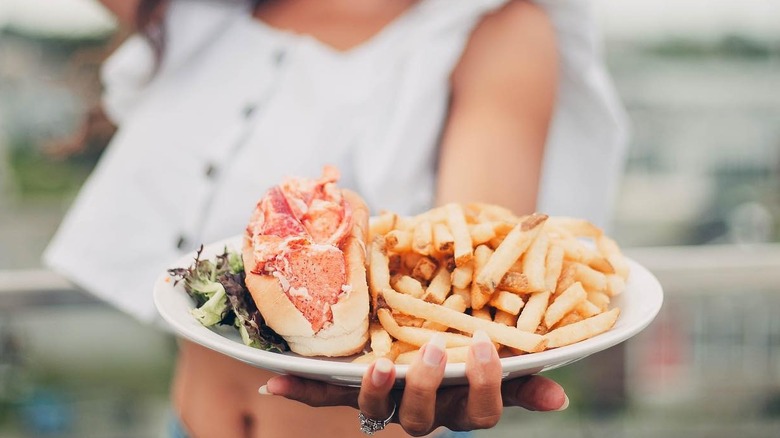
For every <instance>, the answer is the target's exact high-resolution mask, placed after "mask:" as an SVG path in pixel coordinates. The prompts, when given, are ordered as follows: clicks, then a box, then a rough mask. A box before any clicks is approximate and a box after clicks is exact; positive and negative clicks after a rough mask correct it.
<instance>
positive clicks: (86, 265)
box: [44, 0, 624, 321]
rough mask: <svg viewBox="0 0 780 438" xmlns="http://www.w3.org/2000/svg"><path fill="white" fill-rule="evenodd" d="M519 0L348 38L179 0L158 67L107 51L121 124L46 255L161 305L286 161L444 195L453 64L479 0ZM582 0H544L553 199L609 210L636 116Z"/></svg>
mask: <svg viewBox="0 0 780 438" xmlns="http://www.w3.org/2000/svg"><path fill="white" fill-rule="evenodd" d="M505 1H506V0H420V2H419V3H417V4H416V5H415V6H413V7H412V8H411V9H410V10H408V11H407V12H405V13H404V14H403V15H402V16H400V17H399V18H397V19H395V20H394V21H393V22H392V23H390V24H389V25H388V26H386V27H385V28H384V29H383V30H382V31H381V32H380V33H379V34H377V35H375V36H373V37H372V38H371V39H370V40H369V41H367V42H365V43H363V44H361V45H359V46H358V47H356V48H353V49H351V50H348V51H346V52H340V51H336V50H334V49H332V48H330V47H329V46H327V45H325V44H323V43H321V42H319V41H318V40H316V39H314V38H312V37H309V36H305V35H297V34H293V33H290V32H286V31H280V30H278V29H275V28H272V27H269V26H268V25H266V24H264V23H262V22H260V21H258V20H256V19H254V18H252V16H251V14H250V13H249V8H248V7H247V4H246V2H245V1H237V0H233V1H231V0H222V1H193V0H182V1H174V2H173V3H172V4H171V5H170V9H169V12H168V18H167V22H166V26H167V32H168V33H167V41H166V49H165V57H164V59H163V61H162V64H161V65H160V67H159V69H158V70H157V71H156V72H155V73H154V74H152V69H153V64H154V62H153V56H152V53H151V50H150V48H149V46H148V45H147V44H146V42H145V41H144V40H143V39H142V38H140V37H137V36H136V37H132V38H131V39H130V40H128V41H127V42H126V43H125V44H124V45H123V46H122V47H120V48H119V50H117V51H116V52H115V53H114V54H113V55H112V57H111V58H110V59H109V60H108V61H107V62H106V63H105V65H104V69H103V80H104V85H105V88H106V92H105V99H104V103H105V107H106V110H107V112H108V114H109V115H110V116H111V117H112V118H113V119H115V121H116V122H117V123H118V124H119V125H120V129H119V131H118V132H117V134H116V135H115V137H114V139H113V140H112V142H111V144H110V146H109V148H108V149H107V150H106V151H105V153H104V156H103V158H102V159H101V161H100V163H99V164H98V166H97V168H96V169H95V171H94V172H93V174H92V175H91V176H90V178H89V179H88V181H87V182H86V183H85V185H84V187H83V189H82V190H81V192H80V193H79V196H78V197H77V199H76V201H75V202H74V204H73V206H72V208H71V210H70V212H69V213H68V215H67V216H66V218H65V220H64V221H63V223H62V225H61V227H60V229H59V230H58V232H57V234H56V236H55V237H54V239H53V241H52V242H51V244H50V245H49V247H48V249H47V251H46V253H45V255H44V260H45V262H46V264H47V265H48V266H49V267H51V268H52V269H54V270H55V271H58V272H60V273H62V274H63V275H65V276H66V277H68V278H70V279H71V280H72V281H74V282H75V283H76V284H78V285H79V286H81V287H83V288H84V289H86V290H88V291H90V292H92V293H94V294H96V295H97V296H99V297H101V298H102V299H105V300H107V301H109V302H111V303H112V304H114V305H116V306H117V307H119V308H120V309H122V310H124V311H126V312H128V313H129V314H131V315H133V316H135V317H137V318H139V319H141V320H145V321H151V320H154V319H156V311H155V309H154V305H153V302H152V294H151V288H152V284H153V283H154V280H155V278H156V277H157V275H159V274H160V273H161V272H163V271H164V269H165V268H166V267H167V265H168V263H170V262H171V261H172V260H175V259H176V258H178V257H179V256H180V255H181V254H182V253H183V252H185V251H190V250H192V249H194V248H196V247H197V246H198V245H199V244H201V243H209V242H212V241H215V240H219V239H222V238H225V237H229V236H232V235H236V234H239V233H241V232H242V231H243V230H244V227H245V226H246V222H247V220H248V218H249V215H250V213H251V211H252V210H253V208H254V206H255V203H256V201H257V200H258V198H259V197H260V196H261V195H262V194H263V193H264V192H265V190H266V189H267V188H268V187H269V186H270V185H272V184H275V183H278V182H279V181H281V180H282V179H283V178H284V177H286V176H290V175H295V176H308V177H316V176H319V174H320V172H321V169H322V166H323V165H324V164H333V165H335V166H337V167H338V168H339V170H340V171H341V173H342V180H341V185H342V186H344V187H349V188H352V189H354V190H356V191H357V192H358V193H360V194H361V195H362V196H363V197H364V198H365V199H366V201H367V202H368V204H369V207H370V208H371V210H372V211H373V212H377V211H379V209H389V210H394V211H397V212H400V213H404V214H413V213H418V212H420V211H422V210H424V209H426V208H429V207H430V206H431V204H432V202H433V193H434V180H435V169H436V157H437V146H438V139H439V135H440V133H441V130H442V125H443V122H444V120H445V118H446V112H447V105H448V98H449V91H450V90H449V82H448V79H449V76H450V73H451V71H452V69H453V68H454V66H455V64H456V63H457V61H458V59H459V57H460V55H461V53H462V51H463V49H464V47H465V44H466V42H467V41H468V38H469V35H470V33H471V31H472V29H473V28H474V26H475V25H476V24H477V23H478V22H479V20H480V17H482V16H483V15H484V14H486V13H487V12H490V11H491V10H493V9H495V8H497V7H500V6H501V5H502V4H503V3H504V2H505ZM582 3H583V2H582V0H550V1H549V2H540V4H542V5H543V6H544V7H545V8H547V10H548V13H549V14H550V15H551V17H552V19H553V21H554V24H555V26H556V29H557V32H558V42H559V45H560V49H561V75H560V78H561V83H560V85H559V102H558V107H557V110H556V113H555V116H554V120H553V124H552V128H551V129H552V131H551V134H550V137H549V141H548V144H547V145H546V152H545V162H544V167H543V176H542V184H541V194H540V201H539V202H540V205H539V206H538V210H539V211H543V212H546V213H549V214H566V215H574V216H579V217H585V218H589V219H591V220H593V221H595V222H597V223H600V224H604V222H605V220H606V218H607V217H608V212H609V207H610V204H611V200H612V196H613V192H614V189H615V184H616V180H617V177H618V175H619V173H620V171H621V168H622V166H621V163H622V156H623V153H622V150H623V144H624V141H623V140H624V129H623V126H624V123H623V120H624V117H623V113H622V111H621V109H620V107H619V105H618V104H617V101H616V99H615V96H614V92H613V91H612V88H611V85H610V83H609V81H608V78H607V76H606V74H605V71H604V69H603V66H602V63H601V61H600V60H599V58H598V56H597V53H596V44H595V43H594V35H593V29H592V25H591V21H592V20H590V18H589V16H588V11H587V9H586V6H585V5H583V4H582ZM518 190H521V189H520V188H518Z"/></svg>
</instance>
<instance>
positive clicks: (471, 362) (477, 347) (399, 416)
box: [260, 331, 569, 436]
mask: <svg viewBox="0 0 780 438" xmlns="http://www.w3.org/2000/svg"><path fill="white" fill-rule="evenodd" d="M446 363H447V358H446V352H445V350H444V342H443V338H439V337H436V336H435V337H434V338H433V339H432V340H431V342H429V343H428V344H426V345H424V346H423V347H422V348H421V349H420V354H418V355H417V358H416V359H415V361H414V362H413V363H412V364H411V365H410V366H409V370H408V372H407V374H406V382H405V386H404V388H403V389H397V390H393V389H392V387H393V382H394V379H395V368H394V366H393V363H392V362H390V361H389V360H387V359H384V358H382V359H379V360H377V361H376V362H374V363H373V364H372V365H371V366H369V367H368V370H367V371H366V374H365V375H364V376H363V381H362V384H361V387H360V388H351V387H342V386H335V385H330V384H327V383H323V382H318V381H313V380H307V379H302V378H298V377H293V376H279V377H274V378H272V379H270V380H269V381H268V383H267V384H266V385H265V386H263V387H262V388H260V392H261V393H263V394H274V395H280V396H282V397H285V398H288V399H291V400H297V401H300V402H303V403H306V404H308V405H310V406H315V407H319V406H337V405H343V406H352V407H354V408H357V409H359V410H360V411H361V412H362V413H363V415H364V416H366V417H368V418H371V419H374V420H378V421H381V420H384V419H386V418H387V417H389V416H390V414H391V412H393V409H394V407H395V414H394V415H393V418H392V422H394V423H399V424H400V425H401V426H402V427H403V428H404V430H406V432H408V433H409V434H411V435H414V436H422V435H425V434H428V433H430V432H432V431H433V430H434V429H436V428H438V427H440V426H445V427H447V428H449V429H451V430H474V429H487V428H491V427H493V426H495V425H496V424H497V423H498V421H499V419H500V418H501V413H502V410H503V407H504V406H520V407H523V408H526V409H529V410H533V411H554V410H563V409H565V408H566V407H567V406H568V404H569V400H568V398H567V397H566V394H565V393H564V391H563V388H561V386H560V385H558V384H557V383H555V382H554V381H552V380H550V379H547V378H545V377H541V376H526V377H521V378H519V379H513V380H507V381H503V382H502V381H501V362H500V361H499V358H498V353H497V352H496V349H495V347H494V346H493V344H492V342H491V341H490V339H489V338H488V337H487V335H486V334H485V333H484V332H481V331H478V332H476V333H475V334H474V343H473V344H472V346H471V348H470V350H469V355H468V358H467V360H466V377H467V378H468V382H469V383H468V385H467V386H448V387H440V384H441V381H442V377H443V376H444V367H445V365H446Z"/></svg>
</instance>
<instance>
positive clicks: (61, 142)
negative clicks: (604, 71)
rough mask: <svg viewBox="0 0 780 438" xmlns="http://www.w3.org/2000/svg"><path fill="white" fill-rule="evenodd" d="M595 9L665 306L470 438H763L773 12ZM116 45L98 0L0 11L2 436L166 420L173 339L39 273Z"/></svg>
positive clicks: (773, 238)
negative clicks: (541, 403)
mask: <svg viewBox="0 0 780 438" xmlns="http://www.w3.org/2000/svg"><path fill="white" fill-rule="evenodd" d="M594 9H595V13H596V15H597V17H598V21H599V23H600V25H601V29H602V32H603V39H604V49H605V56H606V59H607V62H608V65H609V68H610V70H611V72H612V75H613V77H614V80H615V82H616V85H617V88H618V90H619V92H620V95H621V97H622V99H623V101H624V103H625V106H626V108H627V110H628V112H629V115H630V118H631V121H632V139H631V148H630V151H629V159H628V167H627V169H626V175H625V178H624V180H623V184H622V187H621V191H620V197H619V200H618V208H617V212H616V218H615V222H614V227H613V229H612V230H611V233H612V234H613V235H614V236H615V237H616V238H617V240H618V242H619V243H621V245H623V246H624V247H625V248H626V252H627V253H628V254H629V255H630V256H632V257H634V258H635V259H637V260H638V261H639V262H640V263H643V264H645V265H646V266H647V267H648V268H649V269H650V270H651V271H653V272H654V273H655V274H656V275H657V276H658V277H659V279H660V280H661V283H662V284H663V285H664V288H665V293H666V295H665V302H664V308H663V309H662V311H661V313H660V314H659V316H658V318H657V319H656V321H655V322H654V323H653V324H652V325H651V326H650V327H649V328H648V329H647V330H645V331H644V332H643V333H641V334H640V335H639V336H637V337H636V338H634V339H632V340H630V341H629V342H627V343H625V344H622V345H621V346H619V347H616V348H613V349H611V350H608V351H607V352H604V353H600V354H597V355H594V356H591V357H590V358H588V359H585V360H583V361H580V362H578V363H576V364H574V365H571V366H568V367H566V368H564V369H560V370H556V371H554V372H551V373H550V374H551V376H552V377H555V378H557V379H559V380H561V381H562V382H563V383H564V384H565V385H566V387H567V390H568V392H569V396H570V398H571V400H572V406H571V408H570V409H569V410H568V411H566V412H564V413H555V414H534V413H528V412H523V411H520V410H511V411H507V413H506V415H505V418H504V420H502V422H501V423H500V424H499V426H498V427H497V428H495V429H493V430H490V431H483V432H480V433H479V434H478V436H479V437H496V438H497V437H509V436H516V435H518V434H522V435H523V436H526V437H534V436H545V437H558V436H566V437H569V438H575V437H591V436H606V437H611V436H614V437H623V436H631V437H633V436H638V437H644V436H647V437H650V436H653V437H654V436H665V437H732V436H742V437H770V436H771V437H774V436H777V431H778V430H780V318H779V317H778V315H780V244H778V241H780V225H779V223H780V25H778V24H779V23H780V2H778V1H773V0H655V1H652V2H651V1H646V0H644V1H643V0H595V1H594ZM125 36H126V33H125V32H123V31H122V30H121V29H118V28H117V26H116V24H115V22H114V21H113V19H112V18H111V16H110V15H109V14H108V13H107V12H105V11H104V10H103V9H102V8H101V7H100V6H98V5H97V4H96V2H95V1H93V0H56V1H55V0H0V436H2V437H8V438H15V437H156V436H160V431H161V430H162V425H163V423H164V421H165V418H166V415H167V412H168V401H167V387H168V381H169V378H170V375H171V366H172V360H173V356H174V351H175V345H174V342H173V340H172V339H170V338H169V337H167V336H165V335H163V334H161V333H158V332H156V331H154V330H152V329H150V328H147V327H144V326H141V325H139V324H137V323H135V322H134V321H133V320H131V319H129V318H128V317H126V316H124V315H122V314H120V313H118V312H116V311H113V310H112V309H110V308H108V307H106V306H105V305H102V304H101V303H99V302H96V301H94V300H93V299H92V298H90V297H89V296H86V295H84V294H83V293H81V292H79V291H78V290H75V289H73V288H72V287H71V286H70V285H68V283H67V282H65V281H63V280H62V279H60V278H58V277H57V276H55V275H53V274H51V273H49V272H47V271H46V270H44V269H43V268H42V267H41V262H40V254H41V252H42V250H43V248H44V247H45V245H46V243H47V241H48V239H49V238H50V237H51V236H52V234H53V233H54V230H55V229H56V227H57V224H58V223H59V221H60V220H61V218H62V216H63V214H64V213H65V211H66V209H67V208H68V206H69V203H70V202H71V201H72V199H73V196H74V195H75V193H76V191H77V190H78V188H79V187H80V185H81V183H82V182H83V181H84V179H85V177H86V176H87V175H88V174H89V172H90V170H91V169H92V167H93V166H94V164H95V162H96V160H97V159H98V157H99V156H100V153H101V151H102V147H103V146H104V145H105V143H106V142H107V141H108V139H110V136H111V134H112V131H111V129H110V127H107V126H104V125H101V124H100V122H99V118H97V117H95V119H96V120H98V121H96V122H95V123H94V124H93V128H94V129H92V133H91V135H90V136H89V137H88V138H84V135H83V132H82V131H81V128H82V125H83V123H82V122H83V121H84V120H85V119H87V118H89V117H94V116H95V115H94V111H93V108H94V105H95V104H96V103H97V101H98V98H99V93H100V86H99V82H98V78H97V69H98V67H99V65H100V63H101V62H102V60H103V59H104V58H105V57H106V55H107V54H108V53H110V52H111V50H112V49H113V48H114V47H116V46H117V44H118V43H119V42H121V41H122V39H123V38H124V37H125ZM65 151H75V152H76V153H75V154H70V156H69V157H68V158H62V157H63V156H64V155H62V154H63V152H65Z"/></svg>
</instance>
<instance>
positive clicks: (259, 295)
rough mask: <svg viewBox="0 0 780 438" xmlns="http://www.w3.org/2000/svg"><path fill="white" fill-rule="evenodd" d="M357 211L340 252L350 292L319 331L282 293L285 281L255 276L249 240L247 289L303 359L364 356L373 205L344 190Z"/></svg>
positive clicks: (245, 249)
mask: <svg viewBox="0 0 780 438" xmlns="http://www.w3.org/2000/svg"><path fill="white" fill-rule="evenodd" d="M342 195H343V196H344V200H345V202H346V203H347V204H348V206H349V208H351V211H352V221H351V231H350V233H349V234H348V236H347V237H346V238H345V239H344V241H343V242H342V244H341V245H340V246H339V248H340V249H341V250H342V251H343V253H344V258H345V261H346V277H347V283H348V285H349V290H347V291H345V292H340V296H339V298H338V301H337V302H336V303H334V304H332V305H331V311H332V313H333V320H332V323H330V324H328V325H326V326H324V327H323V328H321V329H320V330H318V331H316V332H315V331H314V330H313V329H312V324H311V323H310V322H309V321H308V320H307V319H306V318H305V317H304V315H303V314H302V313H301V311H299V310H298V308H296V307H295V305H293V303H292V302H291V300H290V298H289V296H288V295H287V294H286V293H285V292H284V291H283V289H282V286H281V283H280V281H279V280H278V279H277V278H276V277H274V276H272V275H266V274H257V273H254V272H252V270H251V269H250V267H252V266H255V265H256V260H255V256H254V252H253V247H252V242H251V241H250V240H249V239H248V238H245V239H244V246H243V252H242V253H243V259H244V266H245V267H246V286H247V288H248V289H249V292H250V293H251V294H252V298H253V299H254V301H255V303H256V305H257V308H258V310H259V311H260V313H261V314H262V315H263V318H264V319H265V322H266V324H268V326H269V327H271V328H272V329H273V330H274V331H276V333H278V334H279V335H280V336H282V337H283V338H284V339H285V340H286V341H287V343H288V344H289V346H290V349H291V350H292V351H293V352H295V353H298V354H300V355H303V356H349V355H352V354H355V353H358V352H360V351H361V350H362V349H363V347H364V345H365V343H366V341H367V340H368V310H369V295H368V285H367V282H366V239H367V238H368V216H369V213H368V207H367V206H366V204H365V202H363V200H362V199H361V198H360V196H358V195H357V194H356V193H353V192H351V191H348V190H342Z"/></svg>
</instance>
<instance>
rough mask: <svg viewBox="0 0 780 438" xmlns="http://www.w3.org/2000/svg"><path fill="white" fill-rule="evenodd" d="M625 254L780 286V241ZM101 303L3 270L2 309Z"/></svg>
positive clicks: (723, 279)
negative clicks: (779, 242) (776, 242)
mask: <svg viewBox="0 0 780 438" xmlns="http://www.w3.org/2000/svg"><path fill="white" fill-rule="evenodd" d="M626 254H627V255H628V256H629V257H631V258H633V259H634V260H636V261H637V262H638V263H640V264H642V265H643V266H645V267H646V268H647V269H649V270H650V271H651V272H652V273H653V274H655V275H656V277H658V279H659V281H660V282H661V284H662V285H663V287H664V291H665V292H666V293H667V294H669V293H690V292H696V293H697V294H700V293H707V291H717V292H719V293H722V292H723V291H727V290H733V291H734V292H749V291H763V290H767V289H769V288H774V289H777V288H778V287H780V244H760V245H705V246H671V247H646V248H629V249H626ZM71 303H85V304H88V303H91V304H98V303H99V302H98V301H97V300H96V299H94V298H93V297H91V296H90V295H88V294H85V293H84V292H82V291H80V290H79V289H78V288H77V287H76V286H74V285H72V284H71V283H70V282H68V281H67V280H65V279H64V278H62V277H61V276H59V275H57V274H55V273H53V272H51V271H48V270H45V269H30V270H13V271H11V270H6V271H3V270H0V309H9V308H20V307H28V306H55V305H59V304H71Z"/></svg>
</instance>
